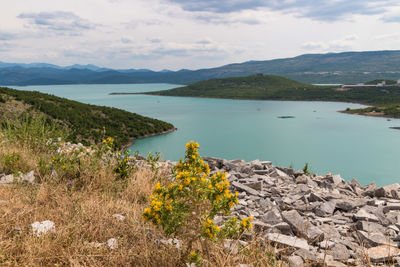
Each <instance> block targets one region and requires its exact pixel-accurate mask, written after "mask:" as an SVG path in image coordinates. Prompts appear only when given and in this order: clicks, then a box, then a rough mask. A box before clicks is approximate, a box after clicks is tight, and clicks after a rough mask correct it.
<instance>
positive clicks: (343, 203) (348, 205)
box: [336, 197, 367, 212]
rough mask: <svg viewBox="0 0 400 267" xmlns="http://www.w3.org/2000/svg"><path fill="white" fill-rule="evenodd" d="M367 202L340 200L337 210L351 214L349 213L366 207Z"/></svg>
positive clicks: (337, 203)
mask: <svg viewBox="0 0 400 267" xmlns="http://www.w3.org/2000/svg"><path fill="white" fill-rule="evenodd" d="M342 198H343V197H342ZM366 202H367V201H366V200H365V201H364V200H360V199H355V200H352V199H345V200H338V201H337V202H336V208H338V209H340V210H343V211H347V212H349V211H352V210H353V209H355V208H358V207H362V206H365V204H366Z"/></svg>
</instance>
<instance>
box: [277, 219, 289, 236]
mask: <svg viewBox="0 0 400 267" xmlns="http://www.w3.org/2000/svg"><path fill="white" fill-rule="evenodd" d="M273 228H274V229H277V230H279V231H280V232H281V233H282V234H285V235H292V234H293V232H292V228H290V225H289V224H287V223H285V222H281V223H278V224H275V225H274V226H273Z"/></svg>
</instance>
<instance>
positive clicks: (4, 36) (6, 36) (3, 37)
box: [0, 31, 18, 41]
mask: <svg viewBox="0 0 400 267" xmlns="http://www.w3.org/2000/svg"><path fill="white" fill-rule="evenodd" d="M17 38H18V35H17V34H15V33H10V32H3V31H0V41H9V40H14V39H17Z"/></svg>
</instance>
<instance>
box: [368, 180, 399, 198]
mask: <svg viewBox="0 0 400 267" xmlns="http://www.w3.org/2000/svg"><path fill="white" fill-rule="evenodd" d="M399 188H400V185H399V184H398V183H395V184H391V185H387V186H383V187H378V188H377V189H375V192H374V195H375V197H389V196H391V191H392V190H398V189H399Z"/></svg>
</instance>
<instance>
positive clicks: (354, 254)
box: [204, 157, 400, 266]
mask: <svg viewBox="0 0 400 267" xmlns="http://www.w3.org/2000/svg"><path fill="white" fill-rule="evenodd" d="M204 160H205V161H207V162H208V163H209V165H210V168H211V170H212V172H217V171H224V172H225V171H226V172H228V177H229V178H228V179H229V181H230V184H231V189H232V190H233V191H238V192H239V204H238V205H237V206H235V207H234V209H233V215H237V216H239V217H247V216H252V217H254V223H253V224H254V234H256V236H258V238H261V240H263V241H264V242H269V243H271V244H272V245H276V246H277V247H278V248H279V249H278V254H279V252H281V253H282V258H286V260H287V261H288V262H289V263H290V266H302V265H303V264H307V266H308V265H309V264H312V265H314V264H321V265H324V264H325V266H349V265H350V266H371V265H383V266H386V265H387V266H389V265H391V266H393V265H395V264H396V263H397V264H400V249H399V248H398V247H399V244H400V243H399V241H400V235H399V234H400V197H399V196H400V185H399V184H393V185H388V186H384V187H377V186H376V185H375V184H374V183H371V184H369V185H367V186H362V185H361V184H360V183H359V182H358V181H357V180H356V179H353V180H352V181H350V182H345V181H344V180H343V179H342V178H341V177H340V175H332V174H327V175H325V176H317V175H314V174H306V173H304V172H303V171H294V170H293V169H288V168H282V167H274V166H272V164H271V162H268V161H264V162H261V161H258V160H255V161H252V162H245V161H243V160H232V161H227V160H223V159H218V158H213V157H204ZM220 219H222V218H221V217H219V218H217V222H216V223H218V220H220ZM248 238H249V237H248ZM288 250H289V251H288ZM398 266H400V265H398Z"/></svg>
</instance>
